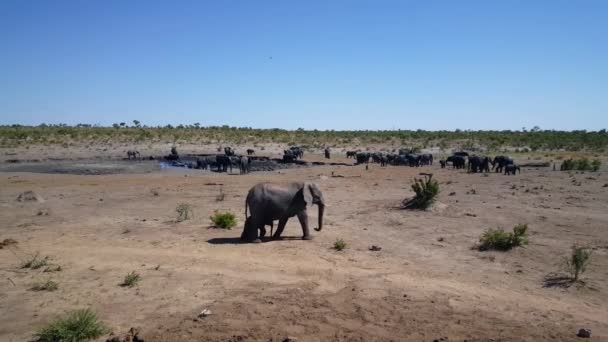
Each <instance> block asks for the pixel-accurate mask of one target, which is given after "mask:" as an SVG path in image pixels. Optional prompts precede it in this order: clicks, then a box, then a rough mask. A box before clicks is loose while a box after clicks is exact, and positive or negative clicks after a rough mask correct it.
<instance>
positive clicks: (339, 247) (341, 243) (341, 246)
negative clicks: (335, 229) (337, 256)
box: [334, 239, 346, 251]
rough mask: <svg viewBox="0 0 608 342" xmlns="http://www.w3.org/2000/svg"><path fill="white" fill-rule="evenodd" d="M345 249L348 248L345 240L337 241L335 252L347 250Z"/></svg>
mask: <svg viewBox="0 0 608 342" xmlns="http://www.w3.org/2000/svg"><path fill="white" fill-rule="evenodd" d="M345 248H346V242H344V240H342V239H337V240H336V241H335V242H334V249H335V250H337V251H341V250H343V249H345Z"/></svg>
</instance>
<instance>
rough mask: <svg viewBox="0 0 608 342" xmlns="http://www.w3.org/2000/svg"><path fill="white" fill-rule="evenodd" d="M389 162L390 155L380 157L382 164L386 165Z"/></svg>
mask: <svg viewBox="0 0 608 342" xmlns="http://www.w3.org/2000/svg"><path fill="white" fill-rule="evenodd" d="M387 164H388V156H381V157H380V166H382V167H384V166H386V165H387Z"/></svg>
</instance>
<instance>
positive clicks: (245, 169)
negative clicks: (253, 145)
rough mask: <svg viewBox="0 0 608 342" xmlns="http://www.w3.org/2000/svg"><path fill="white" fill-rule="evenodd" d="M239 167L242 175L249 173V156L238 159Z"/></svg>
mask: <svg viewBox="0 0 608 342" xmlns="http://www.w3.org/2000/svg"><path fill="white" fill-rule="evenodd" d="M238 166H239V172H240V174H242V175H243V174H246V173H249V168H250V166H251V159H250V158H249V157H247V156H240V157H238Z"/></svg>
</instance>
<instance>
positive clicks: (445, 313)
mask: <svg viewBox="0 0 608 342" xmlns="http://www.w3.org/2000/svg"><path fill="white" fill-rule="evenodd" d="M282 148H283V147H282V146H268V148H266V149H265V151H258V154H260V155H269V156H278V155H279V154H278V153H279V151H280V150H281V149H282ZM239 149H240V152H242V151H243V149H242V148H237V151H239ZM14 150H15V149H12V150H11V151H3V152H5V153H2V154H3V155H2V160H1V164H2V167H1V168H0V169H1V170H2V171H3V172H0V241H2V240H4V239H14V240H16V241H17V244H14V245H10V246H5V247H4V248H2V249H0V341H27V340H28V339H30V338H31V336H32V335H33V333H34V332H35V331H36V330H37V329H39V328H40V327H42V326H44V324H46V323H47V322H49V321H50V320H52V319H53V318H55V317H58V316H60V315H62V314H64V313H66V312H68V311H71V310H74V309H79V308H92V309H94V310H95V311H96V312H97V313H98V314H99V316H100V318H101V319H102V320H103V321H104V322H105V323H106V324H107V325H108V326H109V327H110V328H111V329H112V331H113V332H115V333H116V334H122V333H125V332H126V331H128V330H129V329H130V328H131V327H137V328H139V329H140V331H141V336H143V337H145V341H283V340H284V339H285V338H286V337H287V336H290V337H293V338H297V340H298V341H435V340H443V341H465V340H466V341H575V340H580V338H578V337H577V336H576V332H577V331H578V329H579V328H589V329H591V330H592V332H593V336H592V338H591V339H590V340H591V341H607V340H608V284H607V280H608V172H606V166H605V165H603V166H602V170H600V171H599V172H584V173H580V172H560V171H553V170H552V168H529V167H526V168H523V169H522V173H521V174H518V175H516V176H504V175H501V174H496V173H490V174H488V175H483V174H468V173H466V172H465V171H463V170H452V169H441V168H440V167H439V164H438V163H435V164H434V165H433V166H426V167H421V168H410V167H403V166H398V167H397V166H388V167H384V168H382V167H380V166H379V165H376V164H370V166H369V170H366V169H365V166H362V165H359V166H318V167H305V168H297V169H289V170H280V171H271V172H255V173H250V174H248V175H236V174H234V175H226V174H218V173H215V172H209V171H200V170H189V169H177V168H163V169H161V168H159V167H158V165H157V162H155V161H131V162H126V161H123V160H122V158H123V157H124V155H123V154H122V151H121V152H120V153H118V152H112V151H103V150H102V149H98V150H93V149H89V150H86V149H84V150H77V151H68V150H61V151H59V152H57V151H46V152H45V151H42V150H38V149H36V148H30V149H27V150H24V149H21V150H18V151H16V152H15V151H14ZM161 150H162V151H168V149H167V150H163V149H162V148H159V151H158V152H160V151H161ZM182 150H183V151H188V152H197V148H196V147H194V146H190V147H184V148H183V149H180V151H182ZM153 152H155V151H149V152H142V154H143V155H147V154H152V153H153ZM209 152H213V151H212V150H209ZM13 153H17V154H16V155H17V157H18V158H21V159H24V160H26V159H30V160H38V161H37V162H35V163H33V164H35V165H37V166H34V167H38V168H39V169H37V170H34V171H41V170H42V171H44V169H45V168H47V167H49V165H57V164H61V165H64V166H65V165H74V164H78V163H80V164H83V163H84V164H87V163H95V164H97V165H96V166H95V165H93V166H91V167H90V168H92V169H95V168H97V169H99V168H102V166H100V165H99V164H102V165H103V164H113V165H120V166H121V167H122V168H121V169H120V170H122V171H117V172H118V173H114V172H108V173H107V174H92V175H91V174H82V175H74V174H62V173H40V172H24V170H30V171H32V170H31V169H28V168H27V167H26V168H25V169H24V168H23V165H24V164H23V163H16V164H8V163H6V160H7V159H11V158H16V157H15V154H13ZM53 156H54V157H56V158H55V160H53V158H51V157H53ZM304 160H308V161H322V160H323V158H322V155H321V151H320V150H319V151H314V152H309V153H307V154H305V156H304ZM332 161H340V162H349V163H352V162H353V161H352V159H350V160H347V159H346V158H345V156H344V153H342V152H341V150H340V151H338V150H336V151H335V152H334V157H333V158H332ZM521 162H525V160H521ZM604 164H605V163H604ZM84 168H85V169H87V167H86V166H85V167H84ZM47 171H48V170H47ZM420 172H431V173H433V174H434V179H437V180H438V181H439V182H440V187H441V193H440V195H439V199H438V201H437V203H436V204H435V205H434V206H433V207H432V208H431V209H430V210H426V211H416V210H403V209H400V208H399V206H400V203H401V201H402V200H403V199H404V198H407V197H411V196H413V193H412V191H411V189H410V182H411V180H412V179H413V178H414V177H416V176H418V174H419V173H420ZM235 173H236V170H235ZM332 174H333V176H332ZM290 181H308V182H315V183H317V184H318V185H319V187H320V188H321V190H322V191H323V194H324V197H325V199H326V202H327V205H328V206H327V208H326V213H325V218H326V219H325V227H324V229H323V231H321V232H313V234H314V239H313V240H312V241H303V240H301V239H300V237H301V229H300V226H299V223H298V221H297V219H295V218H293V219H291V220H290V221H289V223H288V224H287V227H286V229H285V234H284V235H285V236H286V239H284V240H282V241H270V240H265V241H264V242H263V243H261V244H241V243H239V241H238V240H239V239H238V238H239V236H240V234H241V229H242V223H243V221H244V202H245V196H246V194H247V191H248V190H249V188H250V187H251V186H253V185H254V184H256V183H258V182H276V183H285V182H290ZM220 189H221V190H220ZM27 190H32V191H35V192H36V193H37V194H39V195H40V196H41V197H42V198H43V199H44V201H43V202H36V201H32V202H19V201H17V197H18V196H19V194H20V193H22V192H24V191H27ZM220 191H221V192H223V193H224V194H225V196H224V200H223V201H218V200H217V197H218V194H219V193H220ZM179 203H188V204H190V205H191V206H192V208H193V213H194V218H192V219H190V220H187V221H183V222H177V221H176V217H177V213H176V212H175V208H176V206H177V205H178V204H179ZM215 210H220V211H231V212H233V213H235V214H236V215H237V217H238V220H239V225H238V226H237V227H236V228H234V229H232V230H222V229H215V228H212V227H211V222H210V220H209V216H210V215H211V214H212V213H213V212H214V211H215ZM309 215H310V216H311V220H310V221H311V222H316V216H317V211H316V208H313V209H312V210H309ZM519 223H526V224H528V226H529V230H530V237H529V240H530V243H529V244H528V245H527V246H524V247H521V248H515V249H513V250H511V251H509V252H494V251H485V252H480V251H478V250H475V249H474V248H473V247H474V246H475V244H476V243H477V241H478V239H479V236H480V235H481V234H482V233H483V232H484V230H486V229H487V228H490V227H503V228H505V229H508V230H510V229H511V228H512V227H513V226H514V225H516V224H519ZM336 239H343V240H344V241H345V242H346V243H347V248H346V249H345V250H343V251H336V250H334V249H333V248H332V247H333V243H334V241H335V240H336ZM573 243H578V244H582V245H587V246H589V247H591V248H592V249H593V256H592V262H591V264H590V266H589V268H588V269H587V271H586V272H585V273H584V275H583V282H581V283H578V284H568V283H565V282H562V281H559V280H555V279H558V278H559V277H560V276H561V275H562V274H563V258H565V257H566V256H567V255H568V253H569V251H570V247H571V246H572V244H573ZM371 245H376V246H380V247H381V248H382V249H381V250H380V251H370V250H369V247H370V246H371ZM36 253H39V254H40V256H48V257H49V260H50V262H51V263H53V264H56V265H60V266H61V271H59V272H43V270H42V269H38V270H28V269H22V268H20V265H21V264H22V262H23V261H24V260H26V259H28V257H31V256H32V255H34V254H36ZM131 271H136V272H138V273H139V274H140V275H141V281H140V282H139V283H138V284H137V285H136V286H135V287H132V288H128V287H127V288H125V287H121V286H119V283H120V282H121V281H122V279H123V278H124V276H125V275H126V274H127V273H129V272H131ZM48 279H52V280H54V281H56V282H57V283H58V285H59V288H58V289H57V290H56V291H52V292H44V291H43V292H36V291H32V290H30V289H31V287H32V285H33V284H35V283H37V282H41V281H46V280H48ZM568 285H570V286H568ZM204 309H208V310H210V311H211V313H212V314H211V315H209V316H207V317H204V318H199V317H198V315H199V313H200V312H201V311H202V310H204ZM106 338H107V336H105V337H104V338H102V339H100V341H105V339H106Z"/></svg>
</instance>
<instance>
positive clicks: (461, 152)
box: [453, 151, 469, 157]
mask: <svg viewBox="0 0 608 342" xmlns="http://www.w3.org/2000/svg"><path fill="white" fill-rule="evenodd" d="M453 155H455V156H461V157H468V156H469V152H464V151H459V152H454V153H453Z"/></svg>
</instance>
